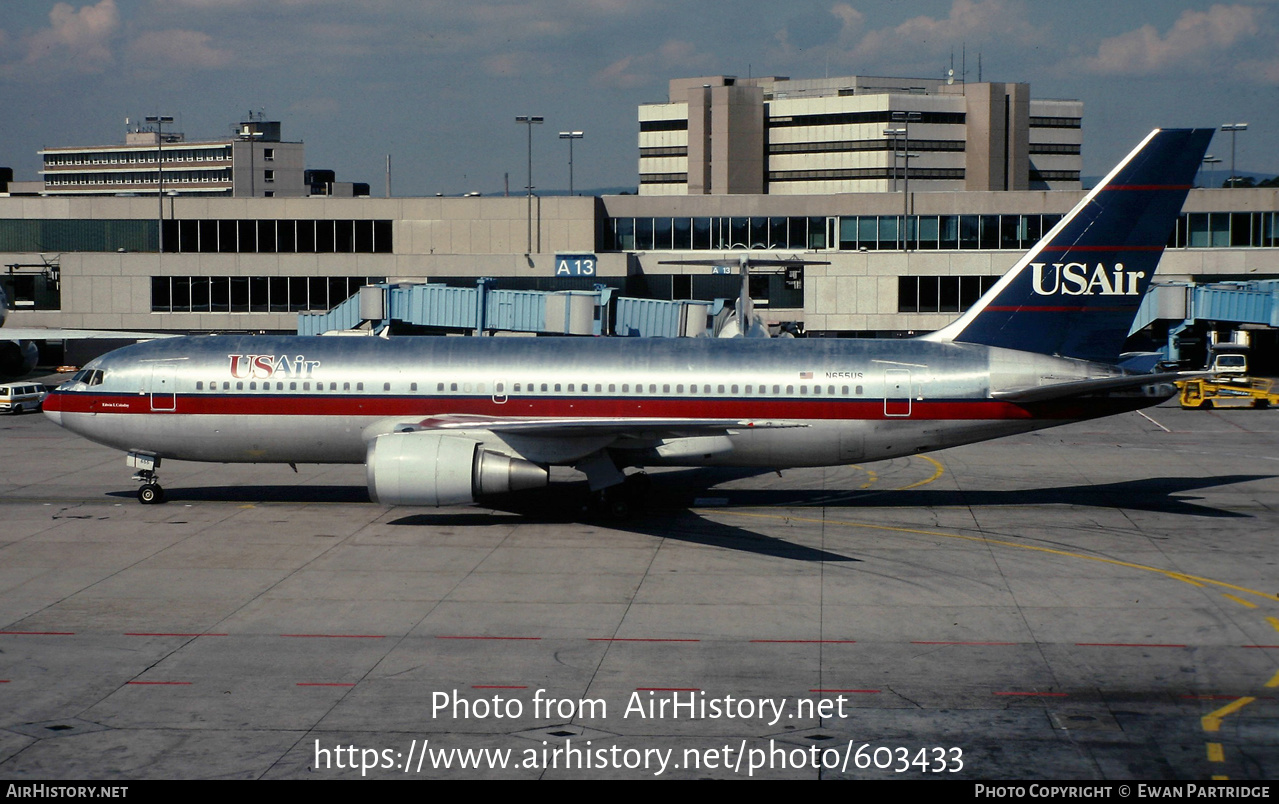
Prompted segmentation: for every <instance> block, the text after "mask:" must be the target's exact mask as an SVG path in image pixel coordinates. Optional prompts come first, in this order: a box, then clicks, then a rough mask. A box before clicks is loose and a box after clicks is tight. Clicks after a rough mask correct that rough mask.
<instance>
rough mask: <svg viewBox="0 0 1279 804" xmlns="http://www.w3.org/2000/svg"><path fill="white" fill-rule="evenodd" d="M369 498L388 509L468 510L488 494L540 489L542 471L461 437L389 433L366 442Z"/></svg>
mask: <svg viewBox="0 0 1279 804" xmlns="http://www.w3.org/2000/svg"><path fill="white" fill-rule="evenodd" d="M365 468H366V471H367V473H368V482H369V496H370V497H372V498H373V500H374V502H379V503H384V504H386V505H433V506H441V505H467V504H469V503H472V502H474V501H475V498H476V497H479V496H482V495H486V494H505V493H506V492H510V491H522V490H524V489H534V488H541V487H542V486H545V485H546V484H547V482H548V479H549V477H548V474H547V471H546V468H545V467H542V466H538V465H537V464H535V463H532V462H530V461H526V460H523V459H521V458H512V457H510V456H509V455H503V454H501V453H499V452H493V451H491V450H487V449H484V446H483V445H482V444H481V443H480V442H478V441H475V440H473V439H470V438H466V437H464V436H452V435H441V434H439V433H388V434H386V435H381V436H378V437H377V438H375V439H373V440H372V441H371V442H369V451H368V457H367V459H366V462H365Z"/></svg>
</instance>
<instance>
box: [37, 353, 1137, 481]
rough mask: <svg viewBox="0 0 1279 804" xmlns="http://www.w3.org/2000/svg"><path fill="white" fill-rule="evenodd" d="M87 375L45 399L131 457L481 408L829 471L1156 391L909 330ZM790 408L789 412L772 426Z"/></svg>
mask: <svg viewBox="0 0 1279 804" xmlns="http://www.w3.org/2000/svg"><path fill="white" fill-rule="evenodd" d="M87 369H88V370H98V371H101V372H102V374H101V375H100V376H99V377H98V378H96V379H98V382H96V384H93V385H88V384H85V383H74V384H69V385H67V386H64V387H63V389H60V390H59V391H58V392H55V393H54V394H52V395H51V396H50V397H49V400H48V401H47V402H46V403H45V409H46V411H47V412H48V413H49V415H50V416H51V418H54V419H55V420H56V421H58V422H59V424H61V425H62V426H64V427H66V428H68V429H70V430H73V431H75V432H77V433H80V434H81V435H84V436H85V437H87V438H90V439H92V440H94V441H97V442H99V443H102V444H106V445H109V446H112V447H117V448H120V449H123V450H127V451H131V452H145V453H150V454H154V455H155V456H157V457H161V458H172V459H181V460H194V461H221V462H255V463H257V462H262V463H267V462H274V463H290V462H291V463H362V462H364V461H365V458H366V445H367V443H368V442H369V441H370V440H371V439H372V438H375V437H376V436H378V435H380V434H383V433H389V432H392V431H394V430H396V429H397V427H400V426H405V425H414V424H417V423H419V422H422V421H424V420H433V419H436V418H437V417H445V419H447V418H448V417H457V418H458V419H461V420H463V421H465V420H466V417H476V422H475V424H474V427H473V428H472V429H474V430H483V429H484V424H483V423H484V422H487V421H491V420H525V419H528V420H568V421H575V420H583V419H591V420H601V421H617V422H619V423H621V422H624V423H626V424H627V433H626V434H625V435H618V434H617V433H614V432H604V433H602V434H596V433H589V432H584V433H581V434H579V435H576V436H573V435H568V436H565V435H564V434H560V436H559V437H556V438H554V439H547V438H540V437H537V436H536V435H521V434H518V433H502V434H500V435H498V436H493V437H488V438H486V440H487V441H488V442H489V443H495V444H496V443H498V442H500V443H501V446H502V448H503V451H504V452H506V453H513V454H516V455H518V456H520V457H523V458H525V459H527V460H530V461H534V462H538V463H543V464H566V465H571V464H573V463H574V462H575V461H577V460H579V459H581V458H582V457H583V456H586V455H589V454H591V453H594V452H597V451H598V450H600V449H605V448H606V449H609V450H611V451H612V452H613V454H614V455H620V456H624V457H626V458H627V460H626V461H625V463H627V464H631V465H663V464H670V465H733V466H769V467H792V466H824V465H835V464H840V463H847V462H856V461H863V460H879V459H885V458H892V457H897V456H900V455H908V454H913V453H918V452H924V451H928V450H934V449H940V448H943V447H948V446H954V445H957V444H963V443H969V442H973V441H980V440H984V439H988V438H995V437H999V436H1003V435H1008V434H1012V433H1019V432H1026V431H1028V430H1033V429H1037V428H1041V427H1047V426H1052V425H1056V424H1063V423H1066V422H1069V421H1076V420H1079V419H1086V418H1092V417H1095V416H1104V415H1110V414H1112V413H1116V412H1120V411H1123V410H1131V409H1134V408H1137V407H1143V406H1145V405H1149V404H1153V403H1154V402H1157V401H1159V399H1158V398H1153V399H1152V398H1148V397H1133V396H1109V397H1099V398H1090V399H1087V400H1084V401H1081V400H1074V401H1071V402H1058V403H1040V404H1014V403H1011V402H1006V401H998V400H994V399H992V398H991V396H990V391H991V389H992V388H1006V387H1022V386H1026V385H1034V384H1036V383H1037V382H1039V381H1040V378H1043V377H1051V378H1052V380H1053V381H1054V382H1062V381H1067V380H1080V379H1090V378H1100V377H1113V376H1119V375H1120V374H1121V372H1119V371H1118V370H1116V369H1114V368H1113V367H1110V366H1105V365H1101V364H1093V363H1088V362H1084V361H1079V360H1067V359H1059V358H1053V357H1047V356H1044V355H1037V354H1031V353H1026V352H1017V351H1014V350H1008V349H999V348H992V347H986V346H977V345H971V344H956V343H929V342H924V341H899V340H790V339H787V340H760V341H742V340H732V341H727V340H663V339H644V340H640V339H594V340H584V339H564V338H537V339H510V338H430V337H428V338H402V339H380V338H297V337H265V336H264V337H250V336H216V337H193V338H182V339H172V340H165V341H153V342H150V343H145V344H138V345H136V346H131V347H126V348H125V349H121V350H118V351H116V352H113V353H112V354H110V355H107V356H105V357H103V358H100V359H99V360H98V361H96V362H95V363H94V364H92V365H91V366H89V367H87ZM650 419H651V420H660V421H664V422H669V421H670V420H675V419H679V420H737V421H740V422H741V423H742V425H741V426H740V427H734V428H731V430H729V431H727V432H725V433H723V434H721V435H708V436H701V437H693V438H688V437H686V438H682V439H671V438H669V437H663V436H662V435H660V434H657V433H654V434H651V437H645V433H644V422H645V420H650ZM778 422H784V423H786V424H787V425H788V426H766V425H769V424H773V425H775V424H777V423H778ZM756 423H758V424H759V425H760V426H753V425H754V424H756ZM655 429H656V428H655ZM665 429H669V426H667V427H666V428H665Z"/></svg>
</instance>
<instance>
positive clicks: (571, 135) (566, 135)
mask: <svg viewBox="0 0 1279 804" xmlns="http://www.w3.org/2000/svg"><path fill="white" fill-rule="evenodd" d="M584 136H586V135H585V134H583V133H582V132H580V131H561V132H560V139H562V140H568V194H569V195H572V194H573V140H580V139H581V138H582V137H584Z"/></svg>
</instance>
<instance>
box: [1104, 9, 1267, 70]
mask: <svg viewBox="0 0 1279 804" xmlns="http://www.w3.org/2000/svg"><path fill="white" fill-rule="evenodd" d="M1261 33H1262V26H1261V9H1259V8H1256V7H1254V6H1238V5H1236V6H1226V5H1214V6H1212V7H1211V8H1209V9H1208V10H1207V11H1185V12H1183V13H1182V15H1181V16H1180V17H1178V18H1177V21H1176V22H1175V23H1174V24H1173V26H1172V28H1171V29H1170V30H1169V31H1168V33H1167V34H1166V35H1164V36H1160V34H1159V32H1158V31H1157V30H1156V29H1155V27H1154V26H1153V25H1143V26H1142V27H1140V28H1138V29H1136V30H1134V31H1129V32H1128V33H1125V34H1121V35H1119V36H1114V37H1111V38H1109V39H1105V40H1103V41H1102V43H1101V45H1100V46H1099V47H1098V49H1097V54H1096V55H1095V56H1090V57H1088V58H1085V59H1083V61H1082V62H1081V65H1080V66H1082V67H1083V68H1084V69H1086V70H1088V71H1090V72H1094V73H1100V74H1103V75H1150V74H1153V73H1156V72H1160V71H1164V70H1170V69H1171V70H1184V69H1186V67H1187V66H1195V67H1202V66H1204V65H1206V64H1208V63H1211V62H1213V61H1218V60H1220V61H1222V62H1223V63H1224V64H1227V65H1229V64H1233V63H1234V62H1235V61H1236V60H1237V58H1238V56H1239V55H1241V54H1239V53H1238V52H1237V49H1238V48H1239V46H1241V45H1242V44H1243V43H1246V42H1247V40H1250V39H1254V38H1256V37H1258V35H1259V34H1261Z"/></svg>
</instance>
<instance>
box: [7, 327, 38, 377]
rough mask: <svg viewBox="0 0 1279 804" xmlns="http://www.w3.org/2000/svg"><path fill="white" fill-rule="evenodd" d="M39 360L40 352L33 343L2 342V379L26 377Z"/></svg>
mask: <svg viewBox="0 0 1279 804" xmlns="http://www.w3.org/2000/svg"><path fill="white" fill-rule="evenodd" d="M3 335H4V333H3V332H0V336H3ZM39 358H40V350H39V349H38V348H37V347H36V345H35V344H34V343H33V342H31V341H5V340H0V377H23V376H26V375H27V374H29V373H30V372H31V369H33V368H35V366H36V361H37V360H38V359H39Z"/></svg>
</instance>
